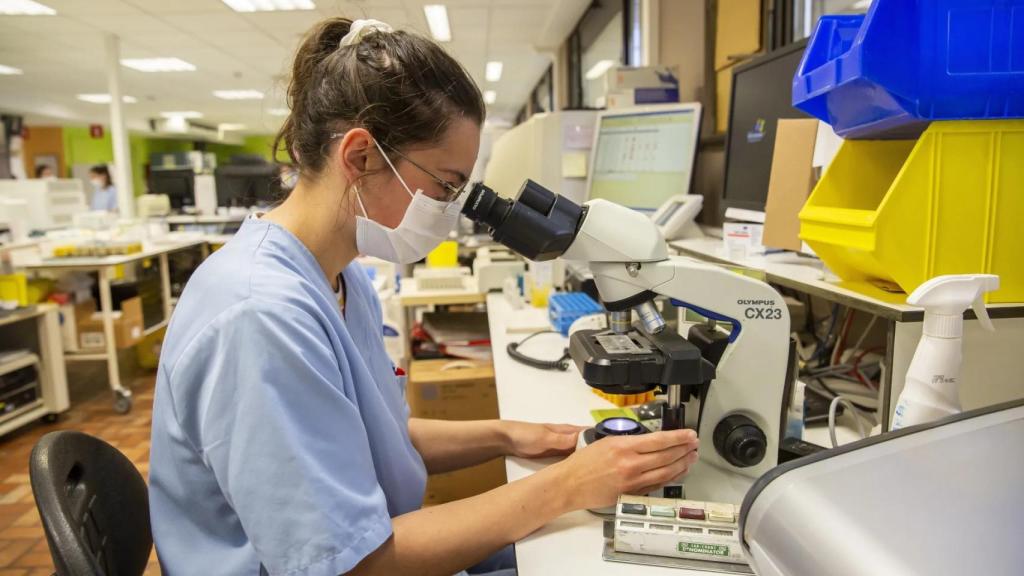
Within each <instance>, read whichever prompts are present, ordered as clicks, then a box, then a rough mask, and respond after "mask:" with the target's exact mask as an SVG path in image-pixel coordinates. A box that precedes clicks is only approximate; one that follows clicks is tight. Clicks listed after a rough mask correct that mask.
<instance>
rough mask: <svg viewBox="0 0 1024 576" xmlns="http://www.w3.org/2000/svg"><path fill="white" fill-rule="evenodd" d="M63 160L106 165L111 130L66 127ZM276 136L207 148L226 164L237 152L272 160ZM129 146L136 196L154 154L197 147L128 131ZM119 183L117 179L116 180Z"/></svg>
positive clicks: (110, 157) (110, 149) (110, 159)
mask: <svg viewBox="0 0 1024 576" xmlns="http://www.w3.org/2000/svg"><path fill="white" fill-rule="evenodd" d="M62 132H63V139H64V162H65V165H66V166H68V172H69V173H68V174H67V176H70V170H71V168H70V167H71V166H73V165H75V164H106V163H108V162H113V161H114V146H113V144H112V142H111V139H110V132H109V131H106V130H104V133H103V137H102V138H93V137H91V136H90V135H89V128H88V127H87V126H64V127H63V128H62ZM273 140H274V137H273V136H249V137H247V138H246V139H245V143H244V144H243V145H241V146H238V145H233V144H220V143H207V144H206V151H208V152H213V153H214V154H215V155H216V156H217V164H218V165H222V164H226V163H227V162H228V160H229V159H230V158H231V156H232V155H234V154H260V155H262V156H263V157H265V158H266V159H267V160H270V159H271V158H270V149H271V145H272V143H273ZM128 146H129V149H130V153H131V155H132V179H133V183H134V190H135V195H136V196H139V195H142V194H144V193H145V192H146V164H149V157H150V155H151V154H161V153H168V152H188V151H190V150H193V149H194V146H193V143H192V141H190V140H176V139H172V138H152V137H148V136H145V135H142V134H129V135H128ZM115 185H116V182H115Z"/></svg>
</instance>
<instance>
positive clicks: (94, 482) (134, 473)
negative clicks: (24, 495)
mask: <svg viewBox="0 0 1024 576" xmlns="http://www.w3.org/2000/svg"><path fill="white" fill-rule="evenodd" d="M29 473H30V476H31V480H32V493H33V495H34V496H35V499H36V506H37V507H38V508H39V515H40V517H41V518H42V521H43V528H44V529H45V531H46V540H47V542H48V544H49V546H50V555H51V556H53V563H54V565H55V567H56V569H57V574H58V575H59V576H139V575H141V574H142V573H143V572H144V571H145V569H146V563H147V561H148V560H149V554H150V550H151V549H152V546H153V536H152V533H151V531H150V526H149V498H148V493H147V490H146V482H145V481H144V480H143V478H142V476H141V475H140V474H139V471H138V470H136V469H135V466H134V465H133V464H132V462H131V461H130V460H128V458H126V457H125V456H124V454H121V453H120V452H118V450H117V449H116V448H114V447H113V446H111V445H110V444H107V443H106V442H104V441H102V440H100V439H99V438H95V437H93V436H89V435H88V434H83V433H81V432H71V431H63V432H51V433H49V434H47V435H46V436H43V437H42V438H41V439H40V440H39V442H38V443H37V444H36V446H35V448H33V449H32V455H31V457H30V458H29Z"/></svg>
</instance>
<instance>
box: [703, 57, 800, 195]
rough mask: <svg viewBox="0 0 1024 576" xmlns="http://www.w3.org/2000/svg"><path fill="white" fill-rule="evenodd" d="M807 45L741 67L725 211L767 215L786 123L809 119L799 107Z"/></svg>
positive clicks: (736, 84) (734, 103) (729, 146)
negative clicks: (796, 92) (797, 88)
mask: <svg viewBox="0 0 1024 576" xmlns="http://www.w3.org/2000/svg"><path fill="white" fill-rule="evenodd" d="M806 45H807V41H806V40H803V41H801V42H798V43H796V44H793V45H792V46H787V47H785V48H782V49H780V50H776V51H775V52H771V53H769V54H765V55H764V56H760V57H758V58H755V59H754V60H751V61H750V62H748V63H746V64H742V65H740V66H737V67H736V70H735V71H733V76H732V100H731V103H730V106H729V134H728V136H727V138H726V151H725V191H724V193H723V195H722V209H723V210H726V209H728V208H741V209H744V210H756V211H759V212H763V211H764V205H765V201H766V200H767V199H768V179H769V178H770V177H771V171H772V154H773V152H774V150H775V133H776V129H777V126H778V122H779V119H780V118H809V116H808V115H807V114H805V113H803V112H801V111H800V110H797V109H796V108H794V107H793V76H794V75H795V74H796V69H797V67H798V66H799V65H800V59H801V58H802V57H803V54H804V47H805V46H806Z"/></svg>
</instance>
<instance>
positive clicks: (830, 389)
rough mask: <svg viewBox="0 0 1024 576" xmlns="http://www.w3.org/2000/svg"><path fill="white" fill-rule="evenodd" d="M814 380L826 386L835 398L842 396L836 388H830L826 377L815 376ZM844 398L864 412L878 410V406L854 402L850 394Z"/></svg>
mask: <svg viewBox="0 0 1024 576" xmlns="http://www.w3.org/2000/svg"><path fill="white" fill-rule="evenodd" d="M814 381H815V382H817V383H818V384H819V385H820V386H821V387H822V388H824V389H825V392H828V393H829V394H831V395H832V397H833V398H834V397H837V396H842V395H841V394H838V393H837V392H836V391H835V390H833V389H832V388H830V387H829V385H828V384H825V379H824V378H815V379H814ZM843 398H846V400H847V401H848V402H849V403H850V404H853V405H854V406H855V407H857V408H859V409H860V410H862V411H864V412H871V413H875V412H878V408H872V407H871V406H865V405H863V404H860V403H859V402H854V401H853V400H850V397H849V396H848V395H847V396H843Z"/></svg>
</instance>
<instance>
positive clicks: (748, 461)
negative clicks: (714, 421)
mask: <svg viewBox="0 0 1024 576" xmlns="http://www.w3.org/2000/svg"><path fill="white" fill-rule="evenodd" d="M714 444H715V450H717V451H718V453H719V454H720V455H721V456H722V458H724V459H725V461H726V462H728V463H729V464H732V465H733V466H736V467H737V468H747V467H749V466H754V465H757V464H758V463H760V462H761V460H764V455H765V453H766V452H767V451H768V439H767V438H765V435H764V432H763V431H762V430H761V428H759V427H758V426H757V424H755V423H754V421H753V420H751V419H750V418H747V417H746V416H743V415H742V414H733V415H731V416H728V417H726V418H725V419H723V420H722V421H721V422H719V423H718V426H715V434H714Z"/></svg>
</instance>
